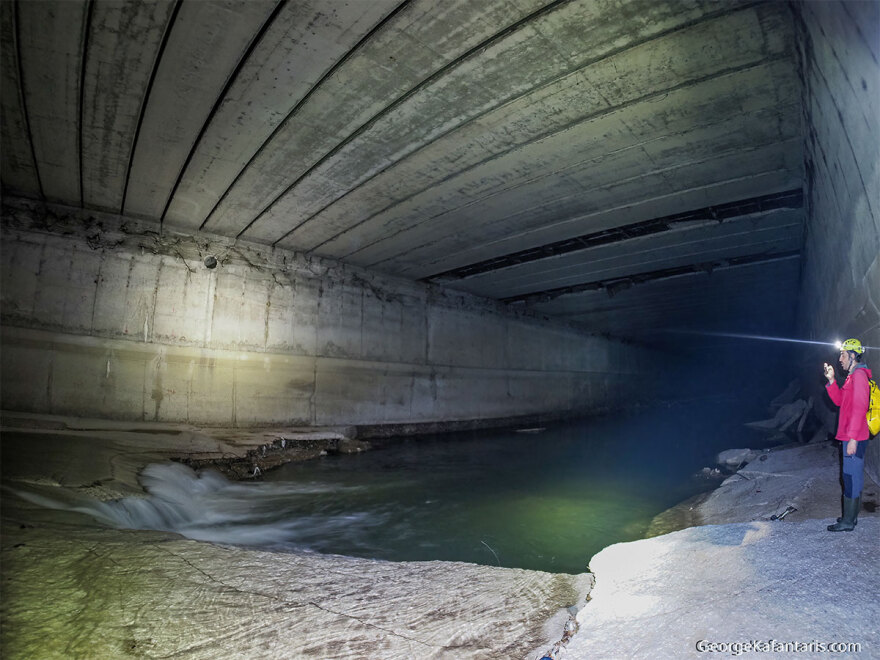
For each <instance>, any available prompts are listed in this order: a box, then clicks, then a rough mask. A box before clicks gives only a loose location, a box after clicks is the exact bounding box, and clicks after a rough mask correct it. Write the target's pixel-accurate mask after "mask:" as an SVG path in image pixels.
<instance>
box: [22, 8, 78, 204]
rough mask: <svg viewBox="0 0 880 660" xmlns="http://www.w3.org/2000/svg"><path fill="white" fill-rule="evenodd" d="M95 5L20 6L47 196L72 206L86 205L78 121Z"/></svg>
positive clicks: (28, 92) (28, 90)
mask: <svg viewBox="0 0 880 660" xmlns="http://www.w3.org/2000/svg"><path fill="white" fill-rule="evenodd" d="M89 4H90V3H87V2H81V1H76V2H63V3H59V4H57V5H55V4H50V3H45V2H24V3H16V12H17V21H16V28H17V37H18V38H17V43H18V47H19V59H20V64H21V74H22V75H21V80H20V83H21V86H22V90H23V94H24V103H25V108H26V112H27V117H28V127H29V129H30V132H31V140H32V143H33V149H34V156H35V159H36V164H37V168H38V170H39V177H40V182H41V188H42V193H43V196H44V197H45V199H47V200H49V201H54V202H61V203H65V204H70V205H71V206H81V204H82V199H81V197H80V175H79V122H78V120H79V108H80V102H79V98H80V96H79V95H80V84H81V81H80V74H81V71H82V56H83V52H82V49H83V43H84V39H85V29H86V16H87V14H88V7H89ZM46 81H52V84H49V85H47V84H46Z"/></svg>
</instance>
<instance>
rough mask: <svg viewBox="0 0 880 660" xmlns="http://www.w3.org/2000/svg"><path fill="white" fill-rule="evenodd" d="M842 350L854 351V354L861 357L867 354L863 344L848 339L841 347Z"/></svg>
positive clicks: (856, 340)
mask: <svg viewBox="0 0 880 660" xmlns="http://www.w3.org/2000/svg"><path fill="white" fill-rule="evenodd" d="M840 350H842V351H853V352H854V353H856V354H858V355H861V354H862V353H864V352H865V347H864V346H862V342H860V341H859V340H858V339H847V340H846V341H845V342H843V343H842V344H841V345H840Z"/></svg>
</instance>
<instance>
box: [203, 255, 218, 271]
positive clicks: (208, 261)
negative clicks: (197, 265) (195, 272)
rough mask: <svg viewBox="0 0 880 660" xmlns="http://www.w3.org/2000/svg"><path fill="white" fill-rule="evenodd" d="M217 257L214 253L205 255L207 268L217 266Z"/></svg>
mask: <svg viewBox="0 0 880 660" xmlns="http://www.w3.org/2000/svg"><path fill="white" fill-rule="evenodd" d="M216 267H217V258H216V257H214V256H213V255H211V256H208V257H205V268H216Z"/></svg>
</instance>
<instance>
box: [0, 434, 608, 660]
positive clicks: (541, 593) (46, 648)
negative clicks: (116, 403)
mask: <svg viewBox="0 0 880 660" xmlns="http://www.w3.org/2000/svg"><path fill="white" fill-rule="evenodd" d="M24 421H25V420H22V419H21V418H17V419H14V420H8V419H7V420H4V423H7V422H9V423H11V422H15V423H16V424H17V425H18V426H19V427H20V426H21V425H22V424H23V423H24ZM31 421H33V420H31ZM42 424H43V426H44V427H51V426H55V427H56V428H55V429H54V430H49V428H43V429H31V431H32V433H30V434H25V433H23V432H22V431H21V429H20V428H19V429H17V430H16V429H10V428H9V427H4V429H3V434H4V439H3V444H2V449H3V460H2V466H3V486H4V489H12V490H21V489H24V490H27V491H29V492H38V493H41V494H43V495H45V496H47V497H57V498H58V499H65V497H64V496H62V495H61V494H60V493H61V492H62V490H63V491H64V492H65V493H68V494H69V496H71V497H84V496H88V497H93V498H98V499H103V500H106V499H111V498H119V497H122V496H126V495H129V496H130V495H137V494H138V493H142V491H141V490H140V487H139V485H138V483H137V480H136V476H137V473H138V471H139V470H140V469H141V468H142V467H143V466H144V465H145V464H147V463H149V462H153V461H156V460H162V459H165V458H167V457H168V456H169V455H178V456H180V455H183V454H186V455H188V456H190V457H198V456H213V457H220V456H223V455H228V454H229V453H235V454H242V453H243V452H244V450H246V449H247V448H248V447H253V446H255V443H257V442H265V440H266V437H265V436H266V435H267V433H261V434H247V433H242V432H238V431H229V432H227V433H226V434H221V435H220V436H217V435H216V434H210V433H207V432H204V431H200V430H199V429H192V428H185V427H179V426H173V425H158V424H153V425H138V426H137V427H136V428H130V427H129V428H127V427H125V426H124V425H121V424H118V423H117V424H114V423H109V422H103V423H102V422H96V421H94V422H91V423H90V422H89V421H88V420H78V421H74V420H63V419H59V418H55V419H43V420H42ZM70 427H72V428H70ZM37 434H38V435H37ZM270 435H271V434H270ZM37 438H39V441H37ZM2 517H3V521H2V542H0V559H2V571H3V573H2V580H3V599H2V603H0V630H2V632H0V644H2V648H3V657H4V658H71V657H95V658H122V657H150V658H154V657H168V656H170V655H175V656H178V657H185V658H217V657H242V658H285V659H286V658H304V657H319V658H331V657H332V658H367V657H369V658H377V657H382V658H441V657H442V658H446V657H455V658H527V657H536V656H537V654H538V653H539V651H541V650H543V649H545V648H547V647H548V646H549V645H550V644H552V643H553V641H554V640H555V639H558V638H559V637H560V636H561V635H562V630H563V626H564V624H565V622H566V621H567V620H568V618H569V616H570V615H569V611H568V610H567V608H568V607H570V606H574V607H577V606H582V605H583V603H584V599H585V597H586V594H587V591H588V590H589V588H590V586H591V584H592V581H591V578H590V576H589V575H587V574H582V575H574V576H573V575H561V574H560V575H554V574H548V573H541V572H535V571H525V570H518V569H505V568H495V567H481V566H476V565H473V564H464V563H457V562H408V563H392V562H385V561H372V560H366V559H354V558H348V557H341V556H332V555H319V554H315V553H301V554H282V553H271V552H261V551H254V550H246V549H242V548H236V547H226V546H217V545H212V544H208V543H199V542H196V541H189V540H184V539H182V538H181V537H179V536H177V535H174V534H170V533H161V532H149V531H145V532H139V531H121V530H113V529H107V528H104V527H101V526H99V525H97V523H95V521H94V519H92V518H89V517H87V516H84V515H81V514H75V513H70V512H63V513H62V512H59V511H50V510H47V509H42V508H39V507H36V506H34V505H31V504H29V503H27V502H25V501H23V500H21V499H19V498H18V497H17V496H16V495H14V494H12V493H11V492H10V490H4V493H3V499H2Z"/></svg>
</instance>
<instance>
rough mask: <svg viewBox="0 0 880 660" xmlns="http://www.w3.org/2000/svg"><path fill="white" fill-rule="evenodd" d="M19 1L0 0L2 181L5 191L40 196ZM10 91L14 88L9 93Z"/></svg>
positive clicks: (40, 188) (41, 195) (27, 195)
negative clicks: (26, 94) (21, 51)
mask: <svg viewBox="0 0 880 660" xmlns="http://www.w3.org/2000/svg"><path fill="white" fill-rule="evenodd" d="M17 13H18V3H12V2H2V3H0V53H2V56H0V76H2V77H0V89H3V90H6V93H4V94H0V113H2V117H3V120H2V122H0V141H2V144H3V159H2V170H0V173H2V180H3V187H4V189H5V190H7V191H9V192H11V193H13V194H16V195H21V196H24V197H36V198H39V199H42V198H43V197H44V194H43V186H42V183H41V182H40V172H39V170H38V169H37V157H36V155H35V153H34V142H33V133H32V132H31V129H30V124H29V121H28V115H27V107H26V105H25V101H24V86H23V83H22V74H21V57H20V56H19V39H18V34H17V33H18V30H17V24H18V21H17ZM9 90H13V91H12V92H10V91H9Z"/></svg>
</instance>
